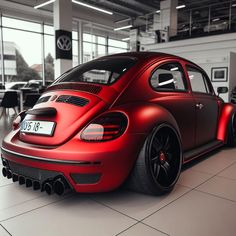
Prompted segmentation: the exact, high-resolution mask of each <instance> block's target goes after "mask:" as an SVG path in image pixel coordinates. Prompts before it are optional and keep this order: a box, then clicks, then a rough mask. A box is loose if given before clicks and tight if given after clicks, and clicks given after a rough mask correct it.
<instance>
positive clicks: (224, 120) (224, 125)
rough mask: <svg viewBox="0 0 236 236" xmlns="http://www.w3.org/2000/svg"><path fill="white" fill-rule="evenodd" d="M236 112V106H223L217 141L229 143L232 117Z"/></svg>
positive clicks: (226, 104) (229, 104)
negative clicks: (228, 136) (229, 128)
mask: <svg viewBox="0 0 236 236" xmlns="http://www.w3.org/2000/svg"><path fill="white" fill-rule="evenodd" d="M235 112H236V106H235V105H233V104H231V103H225V104H223V107H222V109H221V113H220V116H219V122H218V131H217V139H218V140H221V141H223V142H224V143H225V142H226V141H227V134H228V127H229V124H230V119H231V118H232V115H233V114H234V113H235Z"/></svg>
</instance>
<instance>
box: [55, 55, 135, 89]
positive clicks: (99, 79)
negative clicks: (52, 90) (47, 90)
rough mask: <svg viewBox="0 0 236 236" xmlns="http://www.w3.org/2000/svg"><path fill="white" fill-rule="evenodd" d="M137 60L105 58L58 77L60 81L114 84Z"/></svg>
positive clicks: (58, 81)
mask: <svg viewBox="0 0 236 236" xmlns="http://www.w3.org/2000/svg"><path fill="white" fill-rule="evenodd" d="M135 62H136V59H135V58H130V57H119V58H104V59H100V60H94V61H90V62H87V63H85V64H82V65H80V66H78V67H76V68H74V69H72V70H70V71H68V72H67V73H65V74H64V75H62V76H61V77H59V78H58V79H57V81H56V82H55V83H54V84H57V83H60V82H88V83H97V84H112V83H114V82H115V81H116V80H117V79H118V78H119V77H120V76H121V75H123V74H124V73H125V72H126V71H127V70H128V69H130V68H131V67H132V66H133V65H134V64H135Z"/></svg>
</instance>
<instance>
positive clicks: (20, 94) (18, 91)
mask: <svg viewBox="0 0 236 236" xmlns="http://www.w3.org/2000/svg"><path fill="white" fill-rule="evenodd" d="M6 91H15V92H17V94H18V96H19V99H20V112H21V111H23V93H22V91H21V90H13V89H7V90H5V89H0V94H3V95H4V93H5V92H6Z"/></svg>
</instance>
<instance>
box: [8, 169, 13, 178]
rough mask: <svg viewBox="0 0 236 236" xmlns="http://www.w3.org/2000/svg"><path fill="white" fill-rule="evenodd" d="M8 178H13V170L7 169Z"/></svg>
mask: <svg viewBox="0 0 236 236" xmlns="http://www.w3.org/2000/svg"><path fill="white" fill-rule="evenodd" d="M7 178H8V179H11V178H12V171H11V170H9V169H8V170H7Z"/></svg>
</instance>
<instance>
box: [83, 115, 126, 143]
mask: <svg viewBox="0 0 236 236" xmlns="http://www.w3.org/2000/svg"><path fill="white" fill-rule="evenodd" d="M127 122H128V121H127V118H126V116H125V115H124V114H122V113H120V112H112V113H107V114H105V115H102V116H100V117H98V118H97V119H95V120H94V121H92V122H91V123H90V124H89V125H88V126H87V127H86V128H85V129H84V130H83V131H82V134H81V139H82V140H85V141H91V142H102V141H108V140H112V139H115V138H118V137H119V136H120V135H122V134H123V133H124V131H125V129H126V127H127Z"/></svg>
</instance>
